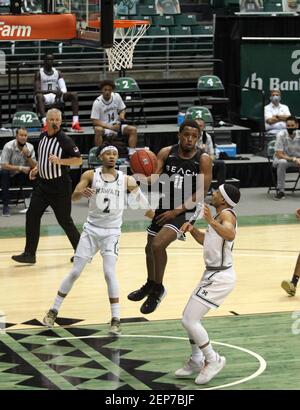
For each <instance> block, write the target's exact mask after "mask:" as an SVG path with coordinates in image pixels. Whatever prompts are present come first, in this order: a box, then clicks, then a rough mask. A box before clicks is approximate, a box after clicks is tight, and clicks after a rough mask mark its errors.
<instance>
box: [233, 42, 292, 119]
mask: <svg viewBox="0 0 300 410" xmlns="http://www.w3.org/2000/svg"><path fill="white" fill-rule="evenodd" d="M241 85H242V86H244V87H249V88H251V89H252V90H246V89H244V90H242V104H241V116H242V117H243V116H245V117H248V118H257V119H259V118H261V115H262V112H263V101H262V96H261V93H260V92H259V90H263V91H264V92H265V97H266V101H265V104H268V103H269V93H270V90H272V89H274V88H276V89H280V90H281V101H282V103H283V104H286V105H288V107H289V109H290V112H291V113H292V114H293V115H296V116H298V115H300V103H299V101H300V98H299V96H300V94H299V91H300V39H299V40H295V41H289V42H283V41H280V42H278V41H274V40H272V39H270V41H268V42H267V41H263V42H257V41H256V42H255V43H254V42H244V43H243V44H242V45H241Z"/></svg>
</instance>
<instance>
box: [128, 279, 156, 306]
mask: <svg viewBox="0 0 300 410" xmlns="http://www.w3.org/2000/svg"><path fill="white" fill-rule="evenodd" d="M153 286H154V282H152V280H148V281H147V282H146V283H145V285H143V286H142V287H141V288H140V289H138V290H134V291H133V292H131V293H129V295H128V296H127V299H129V300H132V301H133V302H139V301H140V300H142V299H144V298H145V297H146V296H148V295H149V293H150V292H151V290H152V288H153Z"/></svg>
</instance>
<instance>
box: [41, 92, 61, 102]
mask: <svg viewBox="0 0 300 410" xmlns="http://www.w3.org/2000/svg"><path fill="white" fill-rule="evenodd" d="M55 99H56V95H55V94H53V93H49V94H44V102H45V104H46V105H51V104H54V103H55V102H56V100H55ZM60 101H62V102H63V94H62V96H61V98H60Z"/></svg>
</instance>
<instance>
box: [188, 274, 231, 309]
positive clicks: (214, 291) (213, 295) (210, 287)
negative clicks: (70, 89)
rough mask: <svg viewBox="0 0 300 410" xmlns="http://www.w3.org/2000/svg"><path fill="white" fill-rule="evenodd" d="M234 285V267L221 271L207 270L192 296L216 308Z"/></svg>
mask: <svg viewBox="0 0 300 410" xmlns="http://www.w3.org/2000/svg"><path fill="white" fill-rule="evenodd" d="M234 286H235V271H234V269H233V267H231V268H228V269H225V270H220V271H208V270H205V271H204V273H203V276H202V279H201V280H200V282H199V283H198V285H197V287H196V288H195V289H194V291H193V293H192V295H191V298H193V299H194V300H198V301H199V302H200V303H203V305H205V306H207V307H209V308H212V309H216V308H218V307H219V306H220V304H221V303H222V302H223V301H224V299H225V298H226V296H227V295H229V293H230V292H231V291H232V290H233V288H234Z"/></svg>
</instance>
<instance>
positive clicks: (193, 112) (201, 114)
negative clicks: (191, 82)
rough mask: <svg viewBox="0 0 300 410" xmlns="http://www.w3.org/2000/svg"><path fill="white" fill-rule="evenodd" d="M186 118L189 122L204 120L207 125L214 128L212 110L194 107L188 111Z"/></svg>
mask: <svg viewBox="0 0 300 410" xmlns="http://www.w3.org/2000/svg"><path fill="white" fill-rule="evenodd" d="M185 118H186V119H187V120H196V119H200V118H201V119H203V120H204V121H205V123H206V124H207V125H210V126H213V123H214V120H213V116H212V114H211V112H210V110H209V109H208V108H207V107H203V106H200V105H199V106H198V105H193V106H192V107H189V108H188V109H187V110H186V113H185Z"/></svg>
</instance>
